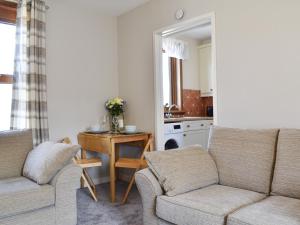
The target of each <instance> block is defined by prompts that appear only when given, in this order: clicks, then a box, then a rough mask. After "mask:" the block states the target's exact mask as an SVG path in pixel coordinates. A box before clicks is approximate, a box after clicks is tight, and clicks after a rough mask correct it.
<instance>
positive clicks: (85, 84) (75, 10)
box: [47, 0, 118, 177]
mask: <svg viewBox="0 0 300 225" xmlns="http://www.w3.org/2000/svg"><path fill="white" fill-rule="evenodd" d="M47 4H48V5H49V6H50V9H49V10H48V11H47V78H48V113H49V128H50V138H51V139H53V140H55V139H58V138H62V137H65V136H69V137H71V138H72V141H73V142H74V143H77V138H76V135H77V134H78V132H79V131H82V130H84V129H85V128H86V127H87V126H89V125H91V124H95V123H96V122H98V121H99V119H100V117H101V116H103V115H104V114H105V109H104V102H105V101H106V100H107V99H108V98H110V97H114V96H116V95H118V71H117V65H118V63H117V62H118V58H117V21H116V18H115V17H110V16H105V15H101V14H99V13H98V12H96V11H93V9H91V10H88V9H87V8H85V9H82V8H81V7H79V6H76V4H75V3H72V2H70V1H61V0H51V1H48V3H47ZM104 160H105V161H107V159H106V158H104ZM105 168H106V166H105V167H104V169H102V175H101V176H102V177H103V176H106V174H107V172H105ZM98 175H99V173H98V172H97V173H96V172H94V176H98Z"/></svg>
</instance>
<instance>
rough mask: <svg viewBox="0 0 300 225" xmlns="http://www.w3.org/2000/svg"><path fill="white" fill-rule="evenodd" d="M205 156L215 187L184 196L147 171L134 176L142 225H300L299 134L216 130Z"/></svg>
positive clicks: (194, 191)
mask: <svg viewBox="0 0 300 225" xmlns="http://www.w3.org/2000/svg"><path fill="white" fill-rule="evenodd" d="M160 154H161V153H160ZM209 154H210V155H211V157H212V159H213V160H214V162H215V164H216V170H217V172H218V182H216V183H214V184H212V185H209V186H206V187H203V188H200V189H197V190H192V191H189V192H187V193H182V194H178V195H175V196H167V195H166V194H165V193H164V190H163V188H162V186H161V184H160V183H159V182H158V180H157V177H156V176H155V175H154V174H153V173H152V172H151V170H150V169H144V170H141V171H139V172H138V173H137V174H136V178H135V179H136V183H137V186H138V189H139V191H140V194H141V196H142V203H143V220H144V225H157V224H160V225H167V224H178V225H225V224H226V225H300V130H294V129H282V130H240V129H230V128H217V127H216V128H213V129H212V132H211V138H210V146H209ZM177 169H178V168H177ZM188 169H189V168H186V170H188ZM172 171H176V168H174V170H172ZM212 174H213V173H212ZM178 179H179V180H180V179H181V178H180V177H178Z"/></svg>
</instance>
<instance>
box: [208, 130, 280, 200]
mask: <svg viewBox="0 0 300 225" xmlns="http://www.w3.org/2000/svg"><path fill="white" fill-rule="evenodd" d="M277 134H278V130H273V129H272V130H244V129H233V128H221V127H215V128H213V129H212V136H211V143H210V147H209V151H210V153H211V155H212V156H213V158H214V160H215V162H216V165H217V168H218V172H219V179H220V184H222V185H227V186H231V187H237V188H242V189H247V190H251V191H256V192H260V193H265V194H269V193H270V186H271V176H272V170H273V166H274V158H275V148H276V141H277Z"/></svg>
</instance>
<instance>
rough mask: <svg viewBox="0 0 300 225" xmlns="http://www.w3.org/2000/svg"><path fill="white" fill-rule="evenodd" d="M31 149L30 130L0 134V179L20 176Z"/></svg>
mask: <svg viewBox="0 0 300 225" xmlns="http://www.w3.org/2000/svg"><path fill="white" fill-rule="evenodd" d="M32 149H33V144H32V132H31V130H15V131H4V132H0V179H5V178H10V177H18V176H21V175H22V171H23V166H24V163H25V160H26V157H27V154H28V153H29V151H31V150H32Z"/></svg>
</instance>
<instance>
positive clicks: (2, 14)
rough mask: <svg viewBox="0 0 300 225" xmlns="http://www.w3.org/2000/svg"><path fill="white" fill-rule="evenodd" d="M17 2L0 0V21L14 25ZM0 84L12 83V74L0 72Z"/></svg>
mask: <svg viewBox="0 0 300 225" xmlns="http://www.w3.org/2000/svg"><path fill="white" fill-rule="evenodd" d="M16 20H17V3H15V2H8V1H5V0H0V23H3V24H10V25H16ZM0 84H13V74H0Z"/></svg>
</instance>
